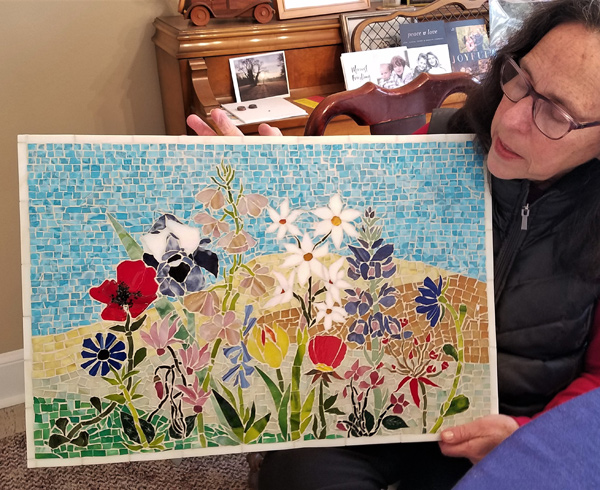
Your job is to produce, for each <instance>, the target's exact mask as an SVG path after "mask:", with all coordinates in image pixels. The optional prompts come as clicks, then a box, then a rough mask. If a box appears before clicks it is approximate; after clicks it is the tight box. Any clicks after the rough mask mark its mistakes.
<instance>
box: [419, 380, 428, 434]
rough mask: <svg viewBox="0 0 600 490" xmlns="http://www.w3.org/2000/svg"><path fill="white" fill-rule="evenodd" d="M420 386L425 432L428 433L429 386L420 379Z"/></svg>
mask: <svg viewBox="0 0 600 490" xmlns="http://www.w3.org/2000/svg"><path fill="white" fill-rule="evenodd" d="M419 388H421V395H422V397H423V431H422V432H423V434H426V433H427V388H425V383H423V381H421V380H419Z"/></svg>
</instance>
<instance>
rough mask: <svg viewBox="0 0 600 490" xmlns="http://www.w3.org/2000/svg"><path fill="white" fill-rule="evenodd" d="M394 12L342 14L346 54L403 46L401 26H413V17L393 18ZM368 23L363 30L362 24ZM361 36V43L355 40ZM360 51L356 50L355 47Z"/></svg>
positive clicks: (341, 20) (341, 22) (379, 11)
mask: <svg viewBox="0 0 600 490" xmlns="http://www.w3.org/2000/svg"><path fill="white" fill-rule="evenodd" d="M394 12H395V11H394V10H388V11H385V10H378V11H376V12H368V13H356V14H340V24H341V30H342V39H343V41H344V49H345V52H347V53H350V52H353V51H371V50H374V49H386V48H395V47H398V46H401V45H402V42H401V40H400V30H399V26H400V25H401V24H412V23H414V22H415V21H416V20H415V19H414V18H413V17H404V16H393V15H392V14H393V13H394ZM364 23H366V26H364V27H363V28H362V29H360V28H359V26H360V25H361V24H364ZM357 35H358V36H360V39H359V42H357V40H355V39H354V38H355V37H356V36H357ZM357 45H358V46H359V49H355V46H357Z"/></svg>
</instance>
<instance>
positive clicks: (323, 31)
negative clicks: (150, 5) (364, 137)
mask: <svg viewBox="0 0 600 490" xmlns="http://www.w3.org/2000/svg"><path fill="white" fill-rule="evenodd" d="M154 27H155V29H156V31H155V34H154V37H153V41H154V44H155V46H156V59H157V64H158V74H159V81H160V88H161V96H162V103H163V111H164V118H165V128H166V132H167V134H175V135H177V134H186V133H187V132H188V129H187V127H186V124H185V119H186V117H187V116H188V115H189V114H191V113H194V112H195V113H196V114H198V115H199V116H200V117H202V118H203V119H204V120H206V121H207V122H208V123H209V124H211V125H213V127H214V124H213V123H212V120H211V119H210V117H209V116H208V114H209V113H210V111H211V110H212V109H214V108H215V107H219V105H220V104H222V103H228V102H235V93H234V89H233V83H232V81H231V72H230V70H229V59H230V58H235V57H239V56H248V55H251V54H253V53H266V52H270V51H285V56H286V64H287V70H288V79H289V84H290V94H291V99H297V98H301V97H307V96H311V95H327V94H330V93H334V92H338V91H340V90H344V78H343V74H342V66H341V63H340V55H341V53H342V51H343V44H342V38H341V33H340V23H339V16H338V15H328V16H321V17H310V18H306V19H292V20H286V21H271V22H270V23H268V24H258V23H257V22H254V21H253V20H252V19H227V20H223V19H211V21H210V22H209V24H208V25H207V26H205V27H195V26H192V25H189V23H188V21H187V20H185V19H183V17H181V16H178V17H160V18H157V19H156V20H155V22H154ZM303 108H304V109H306V107H304V106H303ZM306 119H307V118H306V117H299V118H298V117H296V118H291V119H284V120H279V121H275V122H273V123H272V124H273V125H275V126H278V127H279V128H281V130H282V131H283V132H284V134H302V133H303V131H304V125H305V123H306ZM345 121H346V123H347V124H351V125H354V123H353V122H352V121H350V120H348V119H346V120H345ZM257 126H258V125H256V124H250V125H244V126H241V129H242V131H243V132H244V133H245V134H253V133H255V132H256V128H257ZM334 126H335V125H334ZM354 126H355V127H356V130H355V131H356V132H363V131H364V128H358V126H356V125H354ZM351 132H352V131H351ZM345 134H348V132H347V131H346V133H345Z"/></svg>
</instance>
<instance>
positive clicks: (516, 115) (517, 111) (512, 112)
mask: <svg viewBox="0 0 600 490" xmlns="http://www.w3.org/2000/svg"><path fill="white" fill-rule="evenodd" d="M501 103H503V104H507V105H508V106H507V108H506V111H505V112H504V119H505V120H504V124H506V125H507V126H510V127H513V128H515V129H518V130H519V131H520V132H522V133H525V132H527V131H530V130H531V128H532V127H534V126H535V124H534V122H533V107H532V105H533V97H530V96H529V95H527V96H526V97H523V98H522V99H521V100H519V101H518V102H512V101H511V100H510V99H509V98H508V97H506V96H504V97H503V98H502V102H501Z"/></svg>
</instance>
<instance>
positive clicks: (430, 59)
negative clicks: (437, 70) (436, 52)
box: [427, 54, 438, 66]
mask: <svg viewBox="0 0 600 490" xmlns="http://www.w3.org/2000/svg"><path fill="white" fill-rule="evenodd" d="M427 63H429V66H437V64H438V60H437V58H436V57H435V56H433V55H432V54H430V55H429V56H427Z"/></svg>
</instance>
